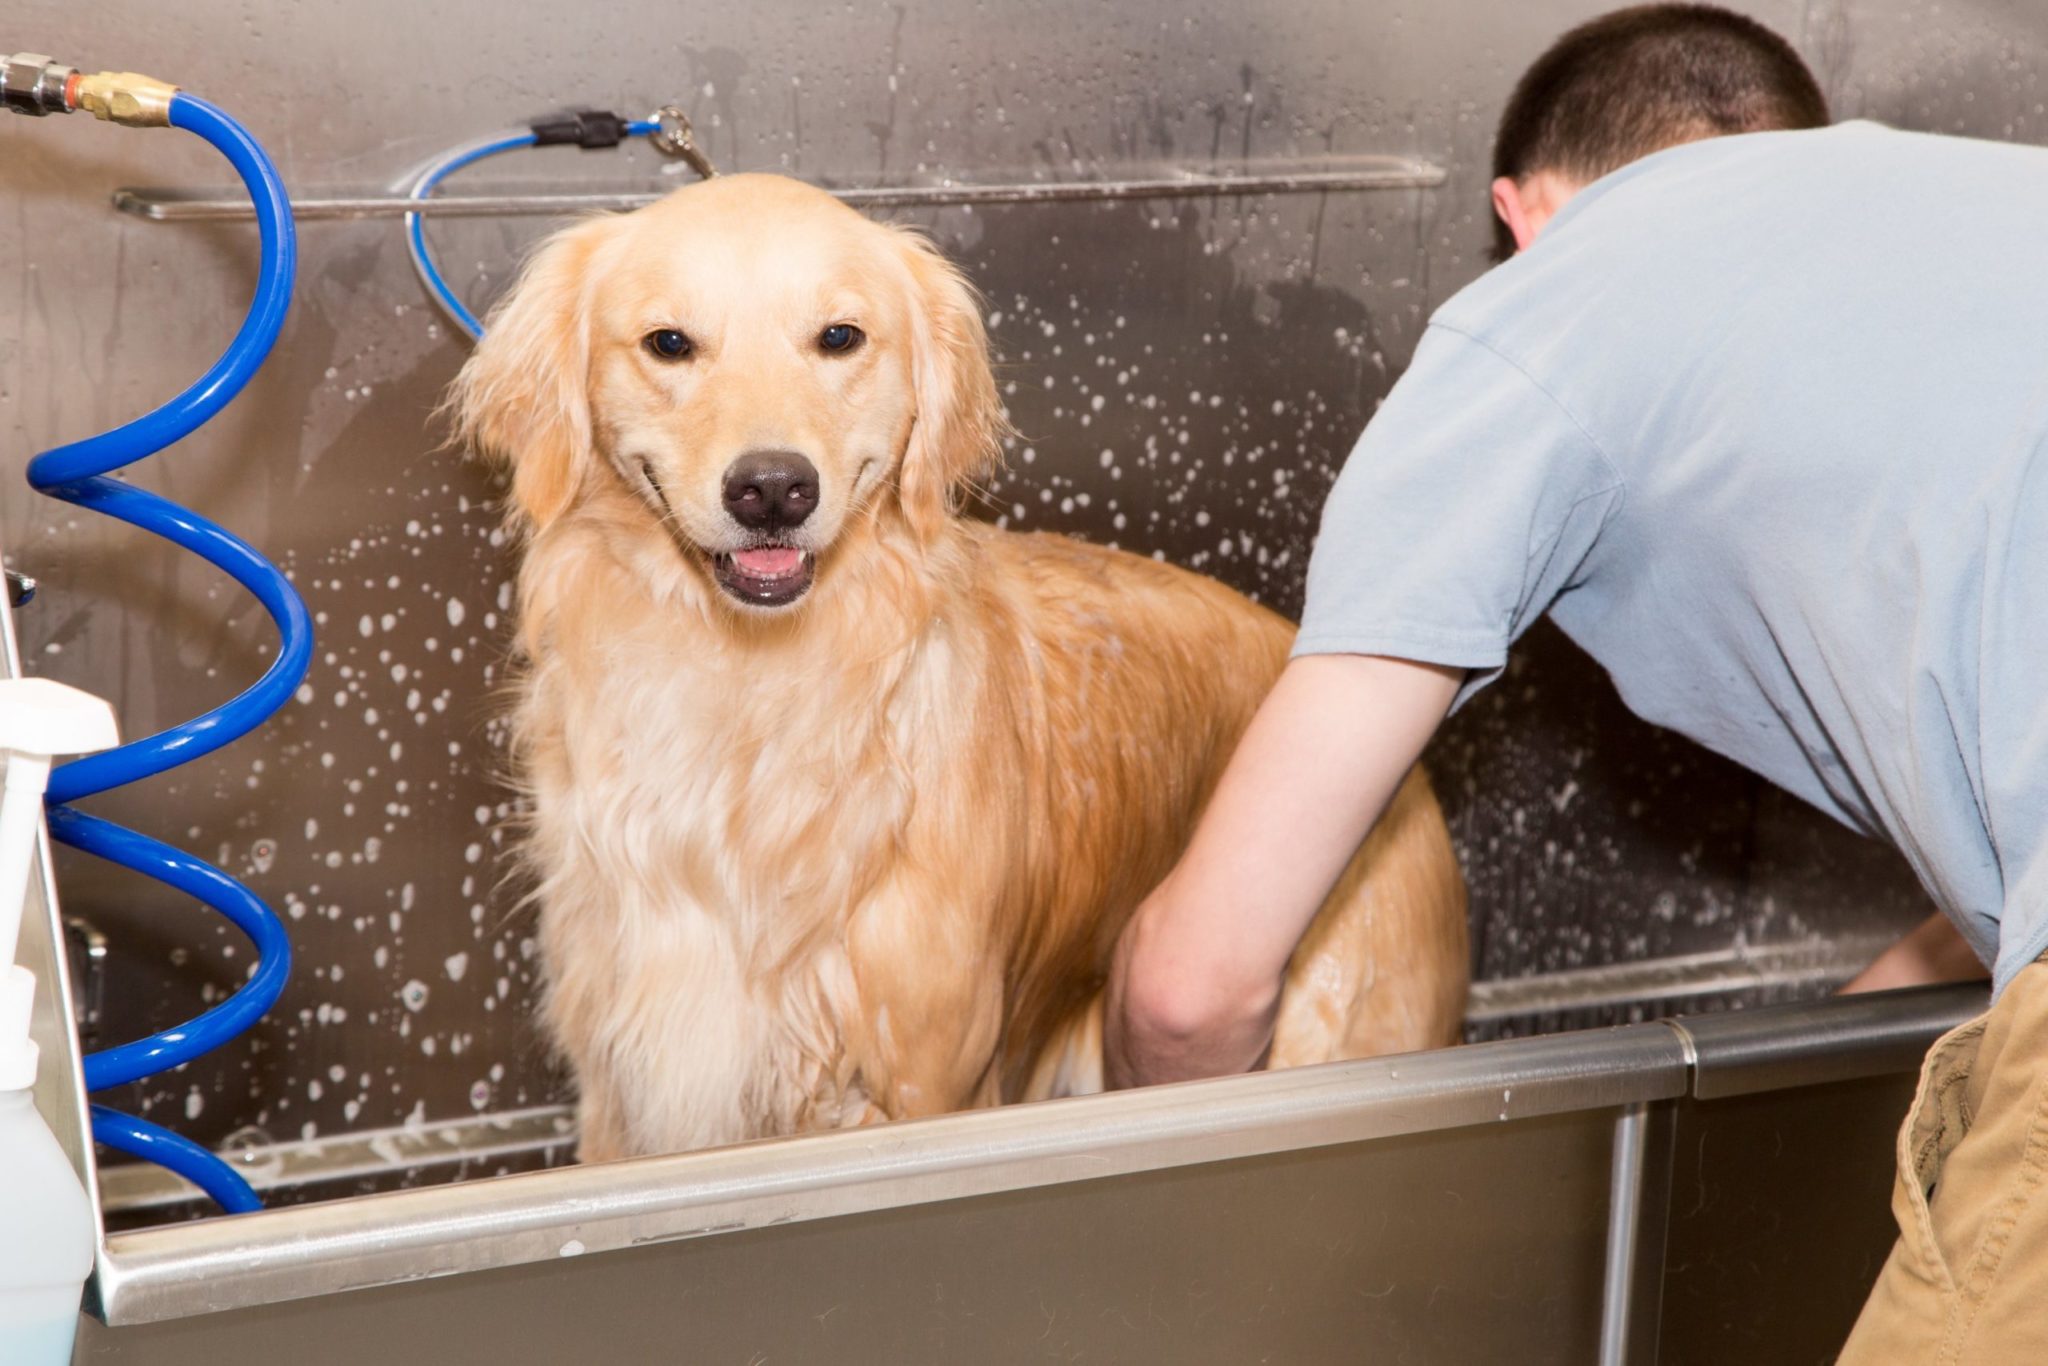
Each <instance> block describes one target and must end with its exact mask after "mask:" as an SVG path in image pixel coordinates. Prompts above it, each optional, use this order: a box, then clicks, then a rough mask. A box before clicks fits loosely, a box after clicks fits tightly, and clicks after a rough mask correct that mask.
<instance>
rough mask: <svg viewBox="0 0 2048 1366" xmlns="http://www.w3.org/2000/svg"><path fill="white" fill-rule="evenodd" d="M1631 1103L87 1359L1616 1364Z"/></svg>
mask: <svg viewBox="0 0 2048 1366" xmlns="http://www.w3.org/2000/svg"><path fill="white" fill-rule="evenodd" d="M1612 1115H1613V1112H1612V1111H1597V1110H1596V1111H1587V1112H1584V1113H1581V1114H1574V1115H1558V1116H1550V1117H1546V1118H1541V1119H1532V1120H1520V1121H1512V1122H1510V1123H1507V1124H1500V1123H1492V1124H1477V1125H1470V1126H1466V1127H1463V1128H1458V1129H1449V1130H1441V1131H1437V1132H1432V1133H1427V1134H1413V1135H1407V1136H1402V1137H1396V1138H1387V1139H1380V1140H1375V1141H1371V1142H1366V1143H1357V1144H1346V1145H1340V1146H1337V1147H1328V1148H1316V1149H1308V1150H1295V1151H1288V1152H1281V1153H1274V1154H1271V1155H1269V1156H1265V1157H1255V1158H1246V1159H1240V1160H1237V1161H1231V1162H1218V1163H1205V1164H1202V1165H1198V1166H1192V1167H1178V1168H1174V1169H1171V1170H1163V1171H1148V1172H1142V1173H1137V1174H1134V1175H1130V1176H1120V1177H1110V1178H1106V1179H1101V1180H1091V1181H1082V1182H1069V1183H1064V1184H1061V1185H1057V1186H1048V1187H1040V1188H1036V1189H1032V1190H1028V1191H1017V1192H1011V1193H1007V1194H997V1195H987V1196H980V1197H975V1198H970V1199H960V1200H946V1201H940V1202H936V1203H931V1204H921V1205H912V1206H903V1207H898V1208H894V1209H889V1210H884V1211H879V1212H876V1213H871V1214H855V1215H849V1216H845V1217H841V1218H833V1219H821V1220H809V1221H804V1222H800V1223H792V1224H784V1225H778V1226H775V1227H772V1228H763V1229H753V1230H749V1231H745V1232H735V1233H721V1234H718V1235H716V1236H710V1237H703V1238H694V1239H685V1240H682V1241H673V1242H665V1243H658V1244H653V1245H650V1246H647V1247H640V1248H631V1249H625V1250H621V1251H616V1252H603V1253H599V1252H586V1253H583V1254H581V1255H577V1256H573V1257H567V1258H561V1257H555V1258H551V1259H549V1260H547V1261H544V1262H532V1263H528V1264H525V1265H522V1266H516V1267H508V1268H505V1269H502V1270H498V1271H483V1272H475V1273H471V1274H468V1275H461V1276H451V1277H445V1278H440V1279H434V1280H426V1281H415V1282H410V1283H406V1284H400V1285H388V1286H383V1287H379V1288H377V1289H372V1290H363V1291H356V1292H352V1293H349V1294H343V1295H327V1296H321V1297H319V1298H316V1299H310V1300H296V1301H292V1302H290V1303H286V1304H276V1305H270V1306H267V1307H261V1308H253V1309H245V1310H231V1311H227V1312H223V1313H219V1314H209V1315H204V1316H201V1317H198V1318H187V1319H179V1320H173V1321H167V1322H163V1323H156V1324H142V1325H136V1326H132V1327H127V1328H106V1327H103V1326H102V1325H100V1324H98V1323H96V1322H92V1321H87V1322H86V1323H84V1324H83V1325H82V1326H81V1342H80V1350H79V1354H78V1357H77V1360H78V1361H80V1362H99V1361H109V1362H115V1361H131V1362H147V1363H148V1366H188V1364H193V1366H196V1364H197V1363H206V1366H218V1364H219V1363H222V1362H244V1361H247V1362H262V1361H270V1360H284V1361H290V1362H292V1363H294V1366H360V1363H362V1362H364V1361H366V1360H368V1361H375V1360H382V1359H384V1358H386V1357H401V1358H403V1359H405V1360H413V1361H435V1362H442V1361H446V1362H457V1363H485V1362H521V1363H525V1362H534V1363H578V1364H579V1366H580V1364H581V1363H586V1362H689V1363H697V1362H705V1363H734V1364H735V1366H739V1364H743V1363H749V1362H752V1363H760V1364H761V1366H773V1364H774V1363H813V1362H817V1363H846V1364H847V1366H962V1364H963V1363H973V1364H974V1366H980V1363H992V1364H993V1363H1009V1362H1026V1361H1040V1360H1054V1361H1082V1362H1100V1363H1122V1364H1123V1366H1133V1364H1135V1363H1158V1364H1159V1366H1244V1363H1247V1362H1266V1363H1273V1364H1274V1366H1331V1363H1338V1362H1354V1361H1366V1362H1408V1363H1416V1364H1417V1366H1494V1364H1495V1363H1497V1364H1498V1366H1531V1363H1545V1362H1556V1363H1571V1364H1573V1366H1578V1364H1579V1363H1585V1362H1588V1361H1590V1360H1592V1358H1593V1353H1594V1350H1595V1346H1596V1343H1597V1338H1598V1302H1599V1286H1600V1265H1601V1262H1600V1248H1601V1239H1602V1229H1603V1225H1604V1216H1603V1211H1602V1205H1603V1204H1604V1201H1605V1195H1606V1183H1607V1155H1608V1145H1609V1135H1610V1133H1611V1131H1612V1127H1613V1126H1612Z"/></svg>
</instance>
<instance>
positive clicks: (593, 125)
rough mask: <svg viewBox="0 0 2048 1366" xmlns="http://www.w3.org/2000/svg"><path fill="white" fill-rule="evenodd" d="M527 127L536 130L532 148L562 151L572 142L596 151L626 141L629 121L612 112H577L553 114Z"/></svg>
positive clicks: (536, 120) (599, 110)
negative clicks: (566, 144)
mask: <svg viewBox="0 0 2048 1366" xmlns="http://www.w3.org/2000/svg"><path fill="white" fill-rule="evenodd" d="M526 126H527V127H528V128H531V129H532V130H533V145H534V146H536V147H559V146H561V145H563V144H565V143H572V142H573V143H575V144H576V145H577V146H578V147H582V148H585V149H595V148H599V147H616V146H618V145H619V144H620V143H621V142H624V141H625V140H626V120H624V119H622V118H620V117H619V116H618V115H617V114H614V113H612V112H611V111H610V110H609V109H577V110H573V111H571V112H569V113H564V114H550V115H548V116H547V117H546V118H539V119H535V120H534V121H533V122H532V123H529V124H528V125H526Z"/></svg>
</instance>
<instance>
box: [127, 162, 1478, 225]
mask: <svg viewBox="0 0 2048 1366" xmlns="http://www.w3.org/2000/svg"><path fill="white" fill-rule="evenodd" d="M1133 169H1134V170H1135V171H1136V174H1131V175H1127V176H1124V177H1122V178H1119V179H1104V180H1022V179H1019V180H1011V181H988V182H980V183H977V182H975V181H971V180H960V179H945V180H935V181H934V182H932V183H931V184H928V185H843V186H834V185H826V186H825V187H824V188H826V189H828V190H830V191H831V192H832V193H833V194H835V195H837V196H838V197H839V198H840V199H842V200H844V201H846V202H847V203H848V204H851V205H853V206H855V207H856V208H864V209H899V208H951V207H959V206H976V205H997V204H1086V203H1105V202H1117V201H1128V200H1139V199H1199V198H1202V197H1205V196H1210V195H1223V196H1228V197H1232V198H1244V197H1250V196H1256V195H1296V194H1331V193H1341V192H1352V191H1365V190H1428V189H1434V188H1436V187H1437V186H1439V185H1442V184H1443V183H1444V179H1445V174H1446V173H1445V171H1444V168H1443V167H1441V166H1438V165H1436V164H1435V163H1434V162H1430V161H1424V160H1421V159H1420V158H1416V157H1404V156H1356V157H1328V158H1318V159H1315V160H1311V161H1298V162H1297V161H1290V162H1268V163H1253V164H1249V165H1245V166H1240V167H1234V168H1231V169H1226V170H1216V169H1203V168H1199V167H1187V166H1144V167H1138V168H1133ZM664 193H666V191H653V190H636V191H624V192H608V193H607V192H583V191H573V192H572V191H559V192H532V191H527V192H520V193H506V194H467V195H448V196H445V197H442V198H436V199H428V200H416V199H409V198H407V197H406V196H405V195H402V194H394V193H390V192H387V191H376V192H371V193H365V194H316V195H307V196H305V197H304V198H294V199H293V200H292V212H293V214H294V216H295V217H297V218H298V220H299V221H301V222H308V221H317V220H320V219H333V218H397V217H400V216H402V215H404V214H407V213H421V214H430V215H435V216H440V217H448V218H496V217H519V216H526V215H549V214H572V213H588V212H593V211H603V210H623V209H637V208H640V207H642V206H644V205H647V204H652V203H653V202H654V201H655V200H657V199H660V198H661V197H662V195H663V194H664ZM114 207H115V208H117V209H119V210H121V211H122V212H123V213H129V214H133V215H135V216H136V217H138V218H146V219H150V220H152V221H154V222H165V223H169V222H208V221H221V220H233V219H246V218H248V217H250V216H251V215H250V209H249V204H248V201H247V200H237V199H235V198H233V197H231V196H229V195H227V194H225V193H214V192H212V191H187V190H174V189H142V188H137V189H121V190H116V191H115V192H114Z"/></svg>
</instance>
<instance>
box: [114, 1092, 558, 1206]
mask: <svg viewBox="0 0 2048 1366" xmlns="http://www.w3.org/2000/svg"><path fill="white" fill-rule="evenodd" d="M575 1150H576V1114H575V1111H574V1110H572V1109H570V1108H569V1107H568V1106H566V1105H539V1106H535V1107H534V1108H532V1109H530V1110H504V1111H498V1112H496V1113H493V1114H488V1115H478V1116H476V1117H475V1118H473V1119H446V1120H434V1121H430V1122H425V1123H421V1124H414V1125H398V1126H395V1127H393V1128H389V1129H368V1130H361V1131H358V1132H355V1133H348V1134H335V1135H331V1136H329V1137H326V1138H314V1139H307V1140H304V1141H301V1142H298V1143H263V1144H254V1143H252V1144H248V1145H246V1146H244V1145H236V1146H235V1147H233V1148H232V1149H231V1150H230V1154H229V1155H230V1156H231V1157H232V1158H233V1159H234V1164H235V1170H236V1171H238V1172H240V1173H241V1174H242V1177H243V1179H244V1180H246V1181H248V1183H249V1184H250V1185H251V1186H253V1187H254V1188H255V1189H256V1191H257V1192H258V1193H259V1194H265V1193H270V1192H275V1193H277V1194H279V1195H282V1196H286V1197H288V1198H291V1199H293V1200H294V1202H296V1201H297V1199H298V1198H299V1197H300V1196H301V1195H303V1194H305V1193H306V1191H307V1188H313V1189H316V1190H328V1191H331V1190H333V1189H335V1188H336V1187H337V1186H340V1185H343V1184H345V1183H350V1182H371V1183H374V1184H376V1185H377V1186H378V1187H379V1188H382V1189H390V1188H393V1187H396V1186H399V1185H402V1184H406V1183H407V1182H426V1181H435V1180H439V1179H441V1177H442V1176H443V1174H444V1173H446V1172H448V1171H449V1170H450V1169H461V1170H468V1171H473V1172H474V1171H488V1170H489V1169H490V1168H491V1167H492V1166H493V1165H494V1164H508V1165H517V1166H520V1167H542V1166H545V1167H558V1166H563V1165H566V1164H567V1163H569V1162H571V1161H573V1160H574V1157H575ZM204 1200H205V1196H204V1195H202V1194H201V1192H200V1190H199V1188H198V1187H197V1186H195V1185H193V1184H192V1183H191V1182H189V1181H187V1180H185V1179H184V1178H183V1177H181V1176H179V1175H177V1174H176V1173H175V1172H171V1171H167V1170H166V1169H164V1168H162V1167H158V1166H154V1165H152V1164H150V1163H146V1162H129V1163H123V1164H122V1165H121V1166H118V1167H110V1168H107V1169H106V1170H104V1171H102V1172H101V1173H100V1205H101V1207H102V1208H103V1209H104V1210H105V1211H106V1215H107V1218H108V1219H110V1220H129V1221H132V1220H133V1218H134V1217H135V1216H136V1215H138V1214H142V1213H145V1212H148V1211H152V1210H161V1209H167V1208H175V1207H181V1206H182V1207H187V1208H188V1209H190V1208H191V1207H194V1206H197V1208H198V1210H199V1211H200V1212H204V1211H205V1208H206V1207H205V1206H204V1204H203V1203H202V1202H203V1201H204Z"/></svg>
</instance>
